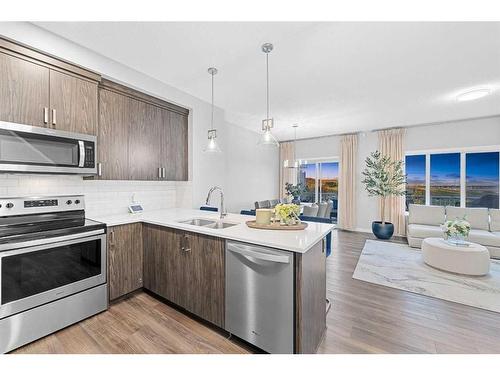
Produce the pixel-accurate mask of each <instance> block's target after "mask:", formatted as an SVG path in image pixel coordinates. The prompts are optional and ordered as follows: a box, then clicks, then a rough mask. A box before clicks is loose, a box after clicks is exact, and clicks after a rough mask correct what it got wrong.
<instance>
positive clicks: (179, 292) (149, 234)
mask: <svg viewBox="0 0 500 375" xmlns="http://www.w3.org/2000/svg"><path fill="white" fill-rule="evenodd" d="M143 236H144V288H146V289H148V290H150V291H152V292H153V293H156V294H158V295H159V296H162V297H163V298H166V299H168V300H169V301H171V302H173V303H175V304H177V305H179V306H182V307H184V306H185V305H186V301H187V298H186V297H187V296H186V285H185V284H186V282H185V278H186V276H185V268H186V266H185V263H186V259H185V258H186V254H184V252H183V251H182V250H181V239H182V237H181V235H180V233H179V231H177V230H175V229H171V228H165V227H159V226H155V225H149V224H144V228H143Z"/></svg>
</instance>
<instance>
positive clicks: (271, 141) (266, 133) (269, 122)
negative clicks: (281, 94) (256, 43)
mask: <svg viewBox="0 0 500 375" xmlns="http://www.w3.org/2000/svg"><path fill="white" fill-rule="evenodd" d="M272 50H273V45H272V44H271V43H265V44H263V45H262V52H264V53H265V54H266V119H265V120H262V131H263V133H262V135H261V137H260V139H259V142H258V143H257V144H258V145H259V146H272V147H279V145H280V144H279V143H278V141H277V140H276V138H275V137H274V135H273V134H272V133H271V129H272V128H273V127H274V120H273V119H272V118H270V117H269V53H270V52H271V51H272Z"/></svg>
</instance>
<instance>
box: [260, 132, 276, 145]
mask: <svg viewBox="0 0 500 375" xmlns="http://www.w3.org/2000/svg"><path fill="white" fill-rule="evenodd" d="M257 145H259V146H269V147H279V145H280V144H279V142H278V141H277V140H276V138H274V135H273V134H272V133H271V129H266V130H265V131H264V133H262V134H261V136H260V138H259V142H258V143H257Z"/></svg>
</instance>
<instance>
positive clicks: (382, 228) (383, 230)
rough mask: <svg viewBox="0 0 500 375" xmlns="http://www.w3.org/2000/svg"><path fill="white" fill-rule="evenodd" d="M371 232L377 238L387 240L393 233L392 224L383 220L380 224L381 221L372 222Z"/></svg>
mask: <svg viewBox="0 0 500 375" xmlns="http://www.w3.org/2000/svg"><path fill="white" fill-rule="evenodd" d="M372 232H373V234H374V235H375V237H377V238H378V239H381V240H388V239H390V238H391V237H392V235H393V234H394V224H392V223H389V222H387V221H386V222H385V224H382V222H381V221H374V222H372Z"/></svg>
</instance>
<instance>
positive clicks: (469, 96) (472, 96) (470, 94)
mask: <svg viewBox="0 0 500 375" xmlns="http://www.w3.org/2000/svg"><path fill="white" fill-rule="evenodd" d="M489 94H491V90H490V89H487V88H481V89H474V90H469V91H466V92H463V93H461V94H458V95H457V101H458V102H468V101H469V100H476V99H480V98H482V97H485V96H486V95H489Z"/></svg>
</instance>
